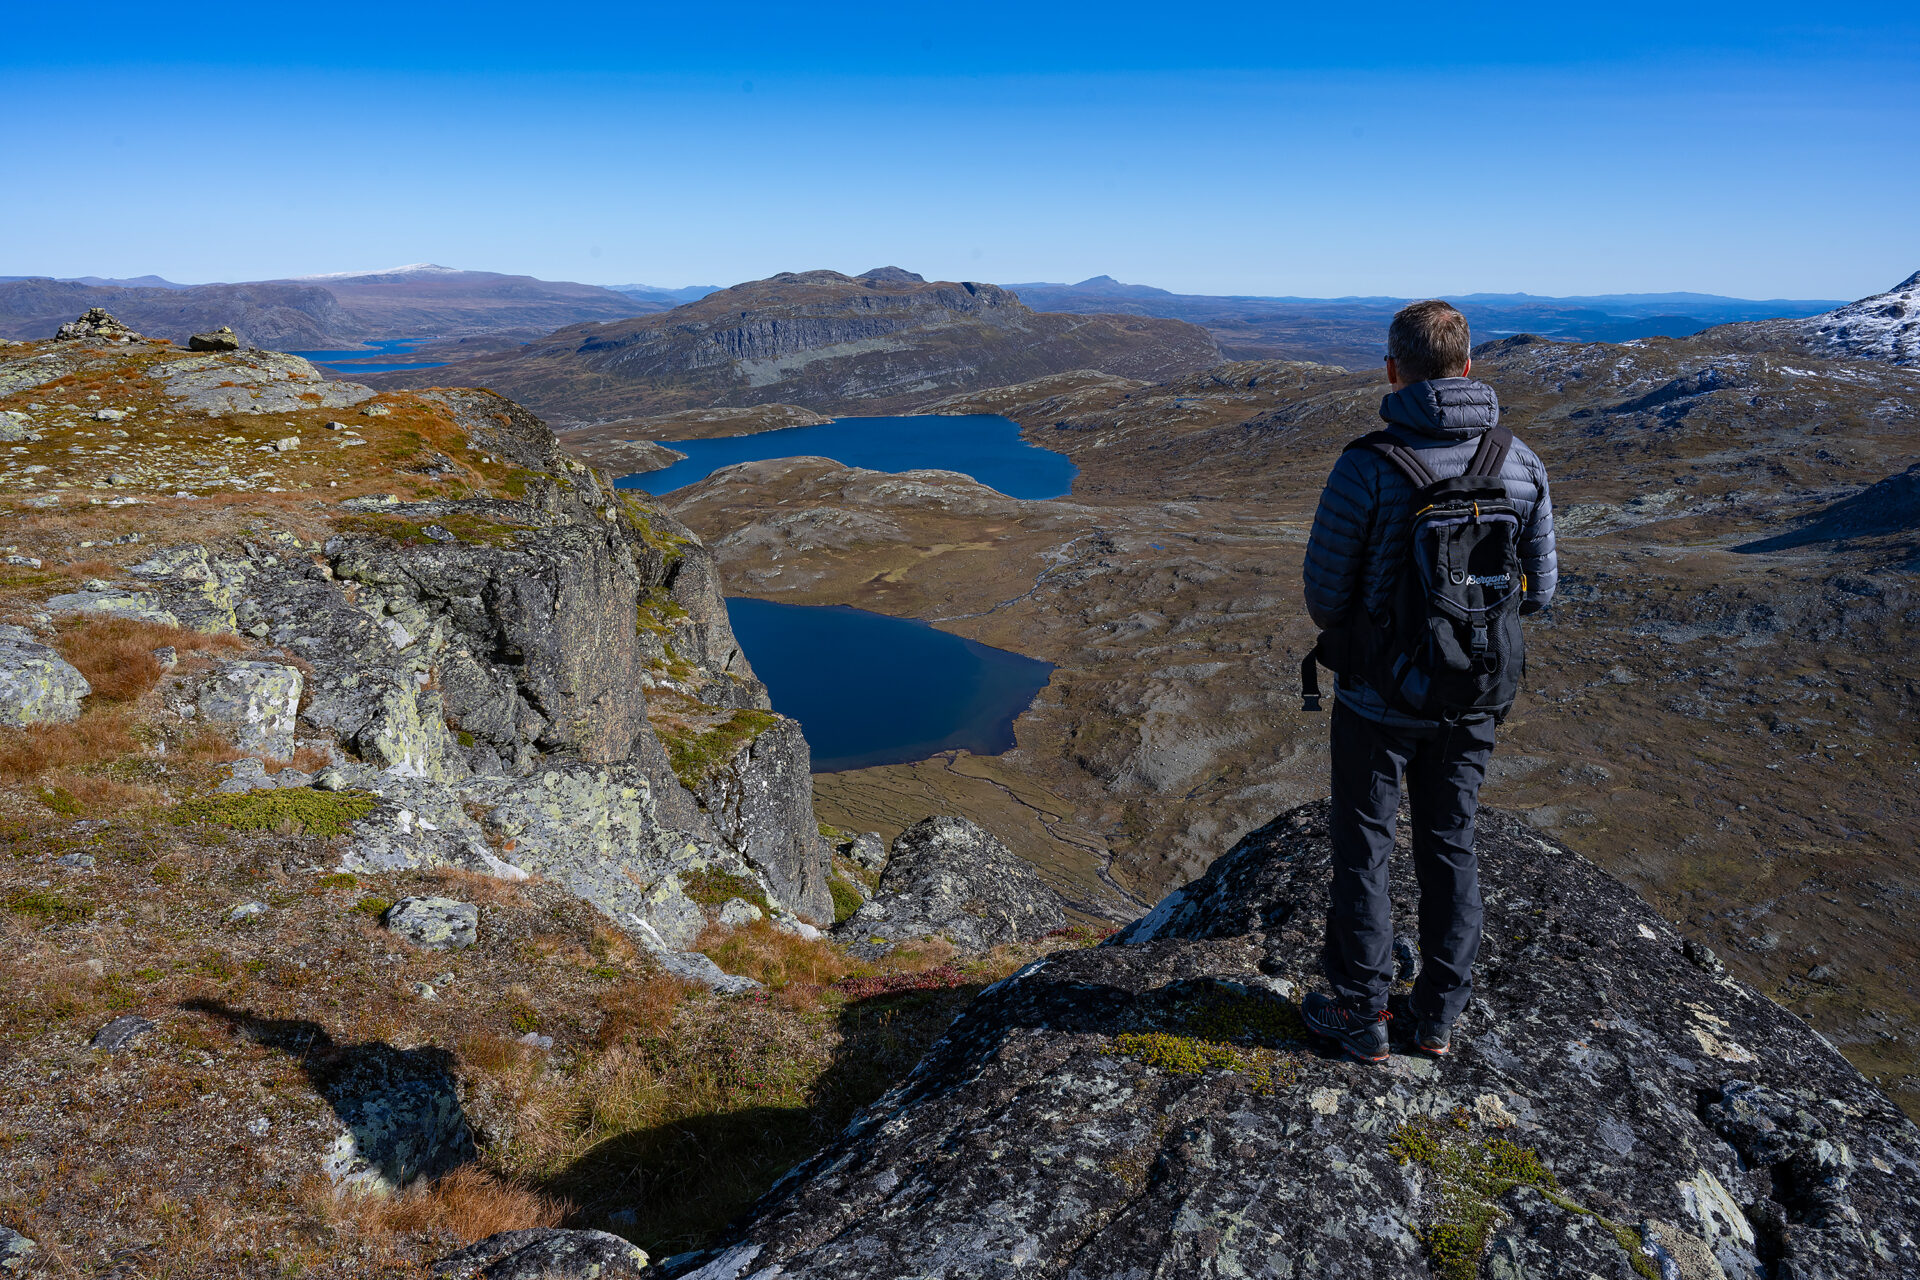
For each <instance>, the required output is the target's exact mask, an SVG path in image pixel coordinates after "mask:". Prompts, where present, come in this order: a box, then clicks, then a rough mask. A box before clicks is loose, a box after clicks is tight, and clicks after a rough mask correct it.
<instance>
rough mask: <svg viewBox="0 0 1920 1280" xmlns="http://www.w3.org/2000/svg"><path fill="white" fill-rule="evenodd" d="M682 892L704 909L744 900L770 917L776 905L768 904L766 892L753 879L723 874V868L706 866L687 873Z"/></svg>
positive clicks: (683, 875)
mask: <svg viewBox="0 0 1920 1280" xmlns="http://www.w3.org/2000/svg"><path fill="white" fill-rule="evenodd" d="M680 892H682V893H684V894H686V895H687V897H688V898H689V899H690V900H692V901H693V902H694V903H696V904H697V905H699V906H702V907H717V906H719V905H721V904H722V903H724V902H726V901H727V900H729V899H731V898H742V899H744V900H746V901H748V902H751V903H752V904H753V905H754V906H756V907H758V908H760V910H762V911H764V912H766V913H767V914H768V915H772V914H773V904H772V903H770V902H768V901H767V894H766V890H764V889H762V888H761V887H760V886H759V885H758V884H757V883H755V881H754V880H753V879H752V877H750V876H743V875H736V874H734V873H733V872H731V871H722V870H721V869H720V868H719V867H702V868H700V870H698V871H689V872H685V873H684V874H682V875H681V876H680Z"/></svg>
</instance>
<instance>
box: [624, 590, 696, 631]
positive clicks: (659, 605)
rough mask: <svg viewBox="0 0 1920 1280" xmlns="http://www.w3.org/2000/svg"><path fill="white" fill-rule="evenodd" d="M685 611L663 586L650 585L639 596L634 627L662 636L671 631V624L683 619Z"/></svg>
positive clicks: (685, 617) (685, 616) (686, 615)
mask: <svg viewBox="0 0 1920 1280" xmlns="http://www.w3.org/2000/svg"><path fill="white" fill-rule="evenodd" d="M689 616H691V615H689V614H688V613H687V611H686V610H685V609H683V608H681V607H680V605H679V604H678V603H676V602H675V600H674V598H673V597H672V596H671V595H669V594H668V593H667V589H666V588H665V587H650V588H648V589H647V591H646V592H645V593H643V594H642V595H641V597H640V607H639V609H638V610H636V613H635V618H634V629H635V630H636V631H640V632H643V633H646V634H649V635H656V636H663V635H671V634H672V633H673V624H674V623H676V622H682V621H685V620H686V619H687V618H688V617H689Z"/></svg>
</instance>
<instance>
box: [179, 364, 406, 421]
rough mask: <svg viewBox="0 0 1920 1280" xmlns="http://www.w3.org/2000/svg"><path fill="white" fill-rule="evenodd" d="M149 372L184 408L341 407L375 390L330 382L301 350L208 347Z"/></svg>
mask: <svg viewBox="0 0 1920 1280" xmlns="http://www.w3.org/2000/svg"><path fill="white" fill-rule="evenodd" d="M147 372H148V376H150V377H152V378H153V379H154V380H155V381H157V382H159V383H160V384H161V388H162V390H163V391H164V392H165V393H166V394H167V395H168V396H169V397H171V398H172V399H175V400H178V401H180V402H181V403H180V408H182V409H184V410H186V411H188V412H199V413H205V414H210V415H211V414H233V413H291V412H297V411H299V410H303V409H341V408H345V407H346V406H348V405H355V404H359V403H361V402H362V401H364V400H371V399H373V397H374V394H375V393H374V391H373V389H372V388H370V387H363V386H361V385H359V384H358V383H355V382H329V381H327V380H326V379H325V378H324V377H322V376H321V373H320V371H319V370H318V369H316V368H314V367H313V366H312V365H311V364H309V363H307V362H306V361H305V360H303V359H301V358H300V357H299V356H290V355H287V354H285V353H284V352H279V351H254V352H249V353H248V354H247V355H245V356H234V355H232V354H229V353H226V352H208V353H206V354H204V355H198V356H189V357H187V358H186V359H184V360H169V361H166V362H165V363H163V364H156V365H154V366H152V368H150V369H149V370H148V371H147Z"/></svg>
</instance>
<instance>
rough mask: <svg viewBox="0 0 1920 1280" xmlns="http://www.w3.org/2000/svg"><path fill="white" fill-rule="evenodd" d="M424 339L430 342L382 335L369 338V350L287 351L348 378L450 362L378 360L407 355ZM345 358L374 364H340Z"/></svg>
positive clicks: (422, 367)
mask: <svg viewBox="0 0 1920 1280" xmlns="http://www.w3.org/2000/svg"><path fill="white" fill-rule="evenodd" d="M425 341H427V339H425V338H380V339H377V340H369V341H368V343H367V347H368V348H369V349H368V350H366V351H289V352H287V354H288V355H290V356H299V357H300V358H301V359H302V360H311V361H313V362H314V363H315V364H318V365H325V366H326V370H325V371H326V372H327V373H330V374H332V375H334V376H335V377H340V378H347V379H351V378H352V377H353V375H354V374H356V373H385V372H387V371H388V370H389V369H438V368H440V367H441V366H443V365H445V364H446V363H447V362H446V361H445V360H439V361H434V362H432V363H426V362H421V363H418V364H415V363H409V362H407V361H404V360H402V361H398V362H396V363H391V364H389V363H384V362H381V361H380V360H379V357H381V356H404V355H406V354H407V353H408V352H409V351H412V350H413V349H414V348H415V347H417V346H419V345H420V344H421V343H422V342H425ZM342 360H372V361H374V362H375V363H372V364H350V365H347V366H345V367H341V366H340V361H342Z"/></svg>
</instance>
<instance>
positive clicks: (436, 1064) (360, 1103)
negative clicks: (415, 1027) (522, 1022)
mask: <svg viewBox="0 0 1920 1280" xmlns="http://www.w3.org/2000/svg"><path fill="white" fill-rule="evenodd" d="M450 1061H451V1059H450V1056H449V1055H448V1054H447V1053H446V1052H445V1051H444V1050H439V1049H409V1050H400V1049H395V1048H393V1047H392V1046H391V1045H386V1044H378V1043H376V1044H369V1045H356V1046H351V1047H349V1048H346V1049H343V1050H336V1051H332V1054H331V1057H330V1058H329V1059H328V1060H326V1061H323V1062H321V1063H320V1064H319V1065H318V1066H317V1067H313V1068H310V1070H313V1071H314V1072H315V1074H316V1076H317V1080H316V1083H317V1084H318V1086H319V1089H320V1092H321V1094H322V1095H323V1096H324V1097H325V1098H326V1099H327V1101H328V1102H329V1103H331V1104H332V1106H333V1110H334V1114H335V1115H336V1116H338V1117H339V1120H340V1123H341V1124H342V1126H344V1131H343V1132H342V1133H341V1134H340V1135H339V1136H338V1137H337V1138H335V1139H334V1141H333V1145H332V1146H331V1147H330V1148H328V1151H327V1154H326V1157H325V1159H324V1161H323V1166H324V1168H325V1169H326V1172H327V1176H328V1177H329V1178H331V1179H332V1180H333V1182H334V1184H335V1185H336V1186H339V1187H341V1188H343V1189H346V1190H352V1191H356V1192H361V1193H365V1194H376V1195H378V1194H385V1193H387V1192H391V1191H397V1190H399V1189H400V1188H402V1187H404V1186H406V1185H407V1184H409V1183H411V1182H413V1181H415V1180H416V1179H419V1178H431V1177H437V1176H439V1175H440V1174H443V1173H446V1172H448V1171H449V1170H451V1169H454V1168H457V1167H459V1166H460V1165H463V1164H466V1163H468V1162H470V1161H471V1160H472V1159H473V1158H474V1145H473V1132H472V1130H471V1129H470V1128H469V1127H468V1125H467V1117H466V1112H465V1111H464V1110H463V1109H462V1108H461V1105H460V1094H459V1091H458V1090H457V1089H456V1088H455V1086H454V1081H453V1076H452V1074H451V1073H450V1072H449V1070H448V1067H449V1065H450Z"/></svg>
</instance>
